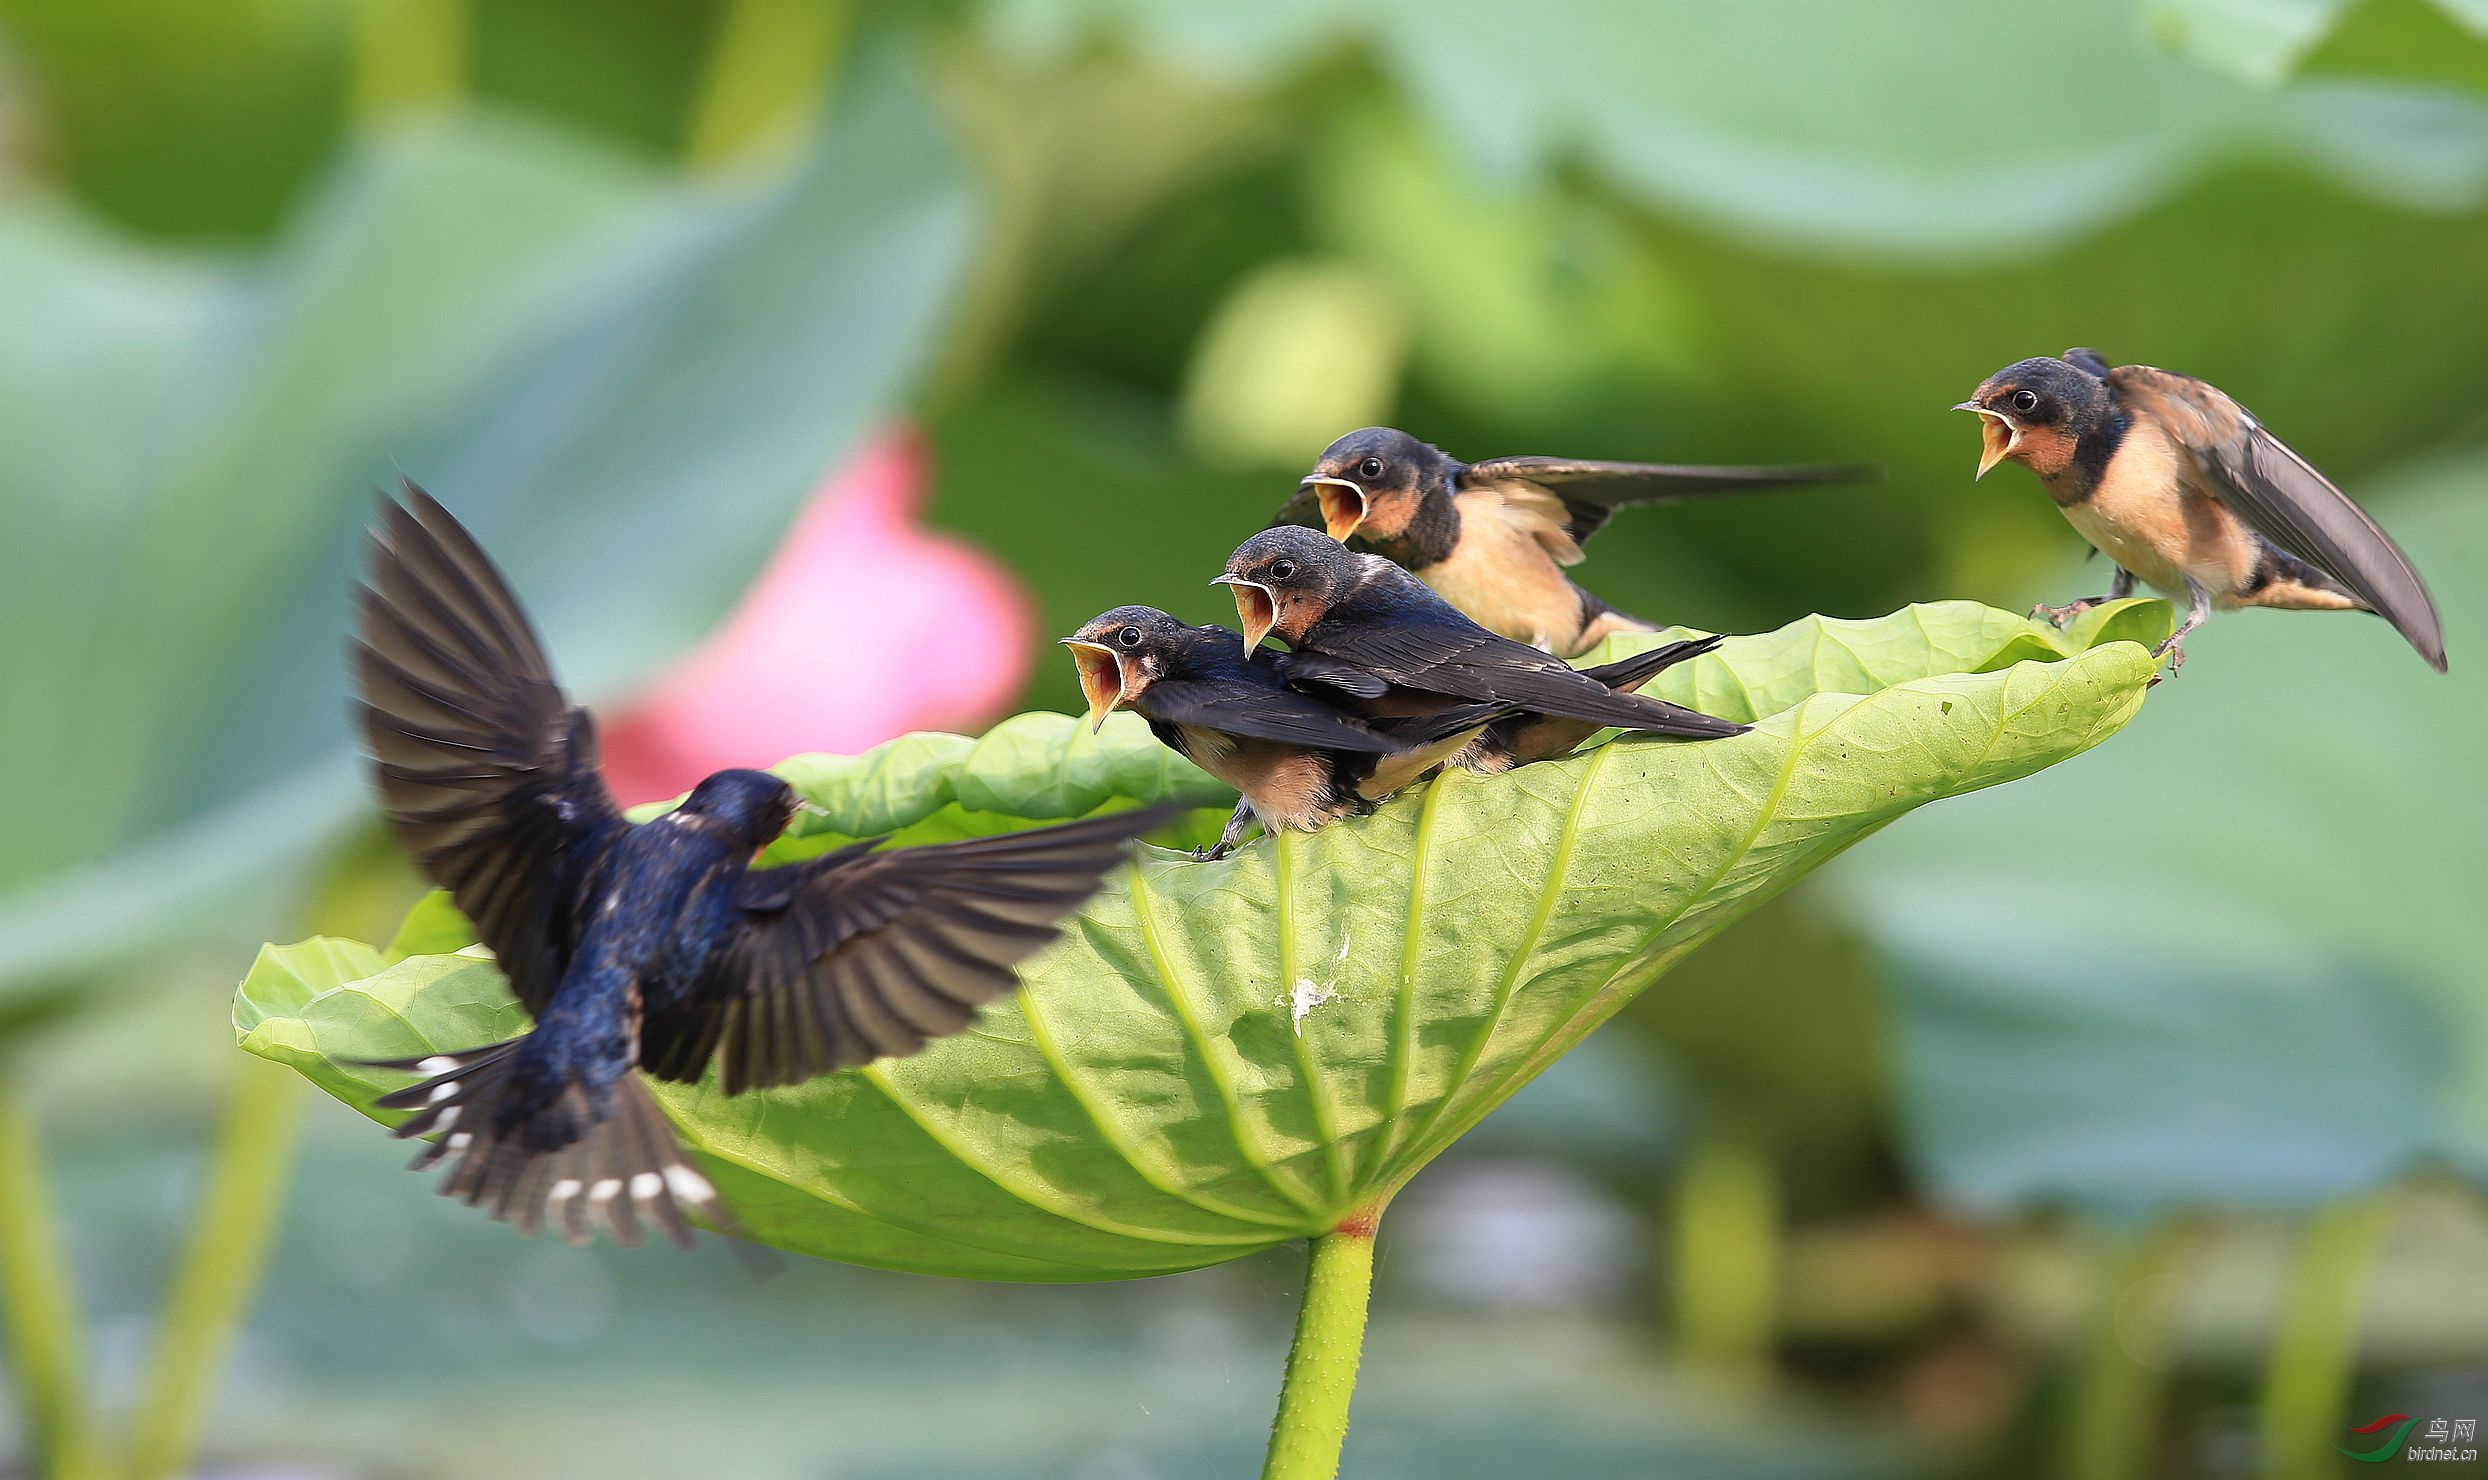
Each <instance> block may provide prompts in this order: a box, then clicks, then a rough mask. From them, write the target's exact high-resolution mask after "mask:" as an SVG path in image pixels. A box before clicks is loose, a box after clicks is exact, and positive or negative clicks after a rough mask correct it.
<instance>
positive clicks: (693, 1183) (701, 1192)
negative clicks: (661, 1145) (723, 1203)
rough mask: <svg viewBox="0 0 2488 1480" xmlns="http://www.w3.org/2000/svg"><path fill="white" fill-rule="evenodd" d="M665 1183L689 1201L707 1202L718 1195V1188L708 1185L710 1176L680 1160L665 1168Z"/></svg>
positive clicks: (680, 1196) (676, 1194)
mask: <svg viewBox="0 0 2488 1480" xmlns="http://www.w3.org/2000/svg"><path fill="white" fill-rule="evenodd" d="M665 1185H666V1186H668V1187H671V1188H673V1189H674V1195H675V1196H676V1197H679V1198H681V1199H682V1200H683V1201H684V1202H687V1203H694V1204H705V1203H708V1202H712V1201H714V1200H715V1199H716V1197H717V1189H716V1188H714V1187H711V1186H709V1185H708V1178H706V1177H703V1176H701V1175H700V1174H699V1173H698V1172H695V1171H693V1170H691V1168H689V1167H687V1166H684V1165H682V1164H681V1163H679V1162H677V1163H676V1164H674V1165H673V1166H670V1167H667V1168H666V1169H665Z"/></svg>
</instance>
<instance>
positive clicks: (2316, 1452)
mask: <svg viewBox="0 0 2488 1480" xmlns="http://www.w3.org/2000/svg"><path fill="white" fill-rule="evenodd" d="M2393 1213H2394V1204H2393V1202H2392V1201H2391V1199H2390V1198H2389V1197H2373V1198H2361V1199H2359V1200H2357V1201H2354V1202H2345V1203H2336V1204H2334V1205H2333V1206H2331V1207H2328V1208H2325V1209H2323V1210H2321V1211H2320V1212H2318V1213H2316V1214H2315V1216H2314V1217H2312V1218H2310V1219H2308V1220H2307V1226H2306V1232H2305V1234H2304V1236H2303V1237H2302V1238H2301V1239H2300V1240H2299V1244H2298V1256H2297V1258H2296V1259H2295V1260H2294V1261H2293V1262H2292V1263H2291V1265H2290V1271H2289V1291H2288V1295H2287V1297H2286V1300H2285V1302H2284V1304H2283V1305H2282V1307H2281V1324H2280V1329H2279V1331H2277V1332H2276V1333H2275V1334H2274V1336H2273V1339H2272V1356H2271V1361H2270V1363H2269V1365H2267V1366H2266V1367H2265V1368H2264V1375H2263V1407H2262V1418H2261V1424H2260V1428H2261V1431H2262V1440H2263V1473H2264V1475H2265V1476H2266V1477H2267V1480H2307V1477H2313V1476H2327V1475H2334V1474H2338V1473H2339V1472H2340V1465H2341V1460H2340V1456H2339V1455H2338V1454H2336V1453H2335V1452H2334V1446H2335V1445H2336V1444H2338V1443H2340V1442H2341V1440H2340V1434H2341V1431H2342V1426H2343V1425H2344V1424H2345V1423H2346V1422H2347V1421H2348V1420H2347V1415H2346V1414H2345V1413H2344V1412H2343V1410H2344V1409H2345V1408H2347V1407H2348V1406H2349V1401H2350V1383H2351V1381H2352V1379H2354V1378H2356V1377H2357V1376H2358V1315H2359V1306H2360V1303H2361V1300H2362V1298H2363V1297H2364V1296H2365V1295H2366V1293H2367V1278H2368V1274H2369V1272H2370V1271H2371V1270H2372V1269H2373V1268H2374V1265H2375V1258H2376V1252H2377V1250H2378V1249H2379V1248H2381V1247H2382V1246H2383V1243H2384V1236H2385V1234H2386V1233H2387V1232H2389V1231H2390V1230H2391V1228H2392V1226H2393Z"/></svg>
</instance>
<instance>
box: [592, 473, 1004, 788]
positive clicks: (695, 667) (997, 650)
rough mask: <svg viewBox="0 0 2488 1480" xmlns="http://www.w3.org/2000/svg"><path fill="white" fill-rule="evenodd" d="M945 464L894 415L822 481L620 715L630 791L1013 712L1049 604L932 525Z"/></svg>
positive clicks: (979, 724) (621, 783) (610, 756)
mask: <svg viewBox="0 0 2488 1480" xmlns="http://www.w3.org/2000/svg"><path fill="white" fill-rule="evenodd" d="M930 471H931V468H930V458H929V456H928V455H927V452H926V450H925V446H924V443H923V440H922V439H921V438H920V437H918V436H917V435H916V434H915V433H914V432H912V431H909V430H900V431H894V432H890V433H886V434H884V435H882V436H880V437H877V438H875V439H874V440H873V441H872V442H870V443H868V444H867V445H866V446H865V447H864V449H863V450H862V452H861V453H859V454H858V455H857V456H856V458H855V460H854V462H852V463H851V464H849V465H848V466H847V467H846V468H845V469H844V470H843V471H841V472H839V473H838V474H837V475H836V476H834V477H832V478H831V479H830V480H829V481H828V482H827V483H826V484H824V485H823V486H822V487H821V490H820V491H819V492H818V493H816V494H814V495H813V497H812V501H811V502H810V503H809V504H808V505H806V506H805V508H804V511H803V512H802V514H800V515H798V516H797V517H796V520H795V525H794V527H793V528H792V529H791V530H789V531H788V532H787V536H786V542H785V543H784V544H783V545H781V546H779V547H778V551H777V554H776V555H775V556H773V557H772V558H771V559H770V562H769V565H768V568H767V569H765V570H763V571H762V572H761V573H760V577H759V579H758V580H756V581H754V582H753V583H752V588H751V590H750V591H749V592H747V593H745V595H744V597H743V603H742V605H741V606H740V607H738V608H737V609H736V610H735V611H734V613H733V614H732V615H730V616H728V617H727V618H726V620H725V623H724V625H722V626H721V627H719V628H718V630H717V631H716V632H715V633H714V634H712V635H711V636H710V637H709V639H708V641H707V642H706V643H704V644H703V645H702V646H701V647H700V649H699V650H698V651H697V652H695V653H693V654H692V655H691V656H690V657H689V658H688V659H686V660H684V662H683V663H681V664H680V665H679V666H678V667H676V668H675V669H674V670H673V671H672V672H671V673H669V674H667V675H666V676H665V677H663V678H662V679H660V680H658V681H657V683H656V684H655V685H653V686H652V687H651V688H650V690H649V691H648V692H647V693H646V694H645V695H643V696H642V697H641V698H640V699H639V700H638V701H636V702H635V703H633V704H631V705H630V706H629V707H627V708H626V709H624V710H623V711H621V712H620V713H619V714H618V715H617V716H616V717H615V718H614V719H613V720H612V721H611V722H610V723H609V724H608V725H607V726H606V728H605V731H604V752H605V774H606V776H607V778H608V779H609V780H610V782H611V784H612V786H613V790H614V795H615V796H616V797H617V798H619V799H620V800H621V801H622V802H623V803H624V804H626V805H628V804H630V803H635V802H644V801H650V800H654V799H657V798H661V797H671V796H676V795H679V794H680V793H681V792H683V791H684V790H686V789H688V788H689V787H691V786H692V785H693V784H694V783H696V782H697V781H699V779H700V778H701V777H703V776H705V775H707V774H708V773H709V772H711V771H715V770H718V769H720V768H722V767H726V766H768V765H773V764H775V763H776V762H778V761H780V760H783V759H785V758H786V757H787V756H790V755H797V754H801V753H802V752H805V751H811V750H825V751H836V752H845V753H852V752H855V751H859V750H865V749H868V748H870V747H872V746H874V745H878V744H880V743H881V742H882V741H884V740H887V739H889V738H891V737H892V736H894V735H901V734H904V733H906V732H907V731H909V730H965V731H971V732H972V731H975V730H978V729H981V728H983V727H984V726H985V725H986V724H987V723H989V722H990V721H992V720H994V719H995V718H998V717H999V716H1000V715H1001V713H1002V712H1003V710H1004V709H1005V708H1006V707H1007V706H1008V705H1009V704H1010V703H1011V702H1012V701H1013V700H1014V699H1016V698H1017V697H1018V695H1019V692H1020V690H1021V688H1022V687H1023V686H1024V685H1025V684H1026V683H1027V680H1028V669H1029V664H1030V662H1031V661H1032V658H1031V652H1032V649H1033V646H1034V642H1035V637H1036V618H1035V612H1034V608H1033V607H1032V605H1031V603H1030V601H1029V599H1028V597H1027V595H1026V593H1025V592H1024V591H1022V590H1021V588H1020V586H1019V583H1018V582H1016V581H1015V580H1013V579H1012V578H1011V576H1010V574H1009V573H1008V572H1007V571H1005V570H1004V569H1003V568H1002V567H1001V566H1000V565H999V564H998V563H996V562H995V561H993V560H992V559H990V558H988V557H987V556H985V555H983V554H981V553H979V552H977V551H975V550H972V549H969V548H968V547H966V546H964V545H961V544H960V543H958V542H957V541H955V540H950V539H946V538H943V537H941V536H937V535H933V534H928V533H926V532H925V531H924V530H923V529H921V528H920V527H918V526H917V525H916V523H915V522H914V521H915V516H916V514H917V513H918V511H919V510H921V509H922V507H923V505H924V500H925V496H926V493H927V490H928V487H929V485H930V483H931V477H930Z"/></svg>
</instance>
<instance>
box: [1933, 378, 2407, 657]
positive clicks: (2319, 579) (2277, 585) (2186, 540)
mask: <svg viewBox="0 0 2488 1480" xmlns="http://www.w3.org/2000/svg"><path fill="white" fill-rule="evenodd" d="M1953 409H1954V410H1957V411H1972V412H1976V413H1977V414H1978V415H1979V417H1980V418H1981V427H1980V430H1981V432H1982V434H1983V436H1984V438H1985V446H1984V450H1983V451H1982V452H1981V454H1980V456H1979V460H1978V476H1980V477H1982V478H1983V477H1985V476H1986V475H1987V471H1988V470H1989V469H1990V468H1993V467H1994V466H1995V465H1996V464H1997V463H1999V462H2007V461H2010V462H2018V463H2020V464H2022V465H2023V466H2024V467H2026V468H2028V469H2030V471H2032V472H2033V473H2036V474H2037V475H2038V477H2039V482H2040V484H2041V485H2042V486H2043V487H2045V488H2046V489H2047V492H2048V497H2050V498H2052V499H2054V500H2055V501H2056V507H2057V509H2058V510H2059V511H2061V512H2062V513H2063V514H2064V516H2065V518H2066V520H2067V521H2068V522H2070V523H2071V524H2072V525H2073V527H2074V528H2075V530H2077V531H2079V532H2080V534H2081V535H2082V537H2083V538H2084V539H2086V540H2088V541H2090V542H2091V544H2092V546H2093V547H2095V548H2096V549H2098V550H2099V551H2100V552H2101V553H2102V554H2105V555H2106V556H2107V557H2108V558H2109V559H2110V560H2112V561H2114V562H2116V574H2115V576H2114V577H2113V578H2111V580H2110V582H2109V586H2108V591H2107V594H2106V595H2103V596H2092V597H2085V598H2083V599H2082V600H2079V601H2075V602H2071V603H2068V604H2067V605H2064V606H2060V607H2057V606H2050V607H2040V608H2038V609H2036V610H2035V611H2033V612H2032V613H2031V615H2033V616H2044V617H2047V618H2049V619H2050V620H2053V621H2055V622H2057V623H2059V624H2062V623H2063V622H2065V621H2068V620H2070V619H2071V618H2072V617H2074V616H2076V615H2078V614H2079V613H2081V612H2083V611H2086V610H2088V609H2089V608H2091V607H2093V606H2096V605H2098V604H2099V603H2101V602H2103V601H2113V600H2117V599H2119V598H2122V597H2125V596H2130V595H2132V594H2133V591H2134V587H2135V585H2136V583H2138V582H2139V583H2140V584H2142V585H2145V586H2149V587H2151V588H2152V589H2153V590H2155V591H2159V592H2162V593H2164V594H2166V595H2168V596H2169V597H2171V598H2173V599H2175V600H2178V601H2182V602H2184V603H2185V607H2186V615H2185V619H2184V621H2182V622H2181V623H2179V625H2178V627H2177V630H2176V631H2175V632H2174V633H2172V634H2171V635H2170V636H2169V638H2168V640H2167V641H2166V642H2165V643H2163V644H2161V647H2160V651H2161V653H2163V654H2164V655H2165V656H2167V658H2168V659H2169V666H2170V667H2171V668H2172V669H2174V668H2175V667H2177V666H2178V665H2179V664H2182V663H2183V662H2184V661H2185V638H2186V635H2187V634H2188V633H2190V632H2192V631H2193V630H2194V629H2195V628H2196V627H2198V626H2201V625H2202V622H2203V619H2204V617H2205V616H2206V615H2208V614H2209V613H2210V612H2211V611H2213V610H2214V609H2215V608H2218V609H2223V610H2226V609H2229V608H2234V607H2245V606H2266V607H2278V608H2281V609H2283V610H2288V611H2365V612H2375V613H2377V614H2379V615H2381V616H2382V617H2383V618H2384V619H2385V620H2386V621H2388V622H2391V623H2392V624H2393V628H2394V630H2395V631H2397V632H2399V633H2401V635H2402V637H2403V639H2404V640H2405V641H2407V642H2408V643H2409V644H2410V645H2411V646H2412V647H2413V648H2415V649H2417V650H2418V653H2419V656H2420V657H2422V658H2424V659H2426V660H2427V663H2428V666H2429V667H2431V668H2434V669H2435V670H2436V671H2437V672H2439V673H2442V672H2444V671H2445V629H2444V624H2443V623H2442V622H2441V621H2440V620H2439V619H2438V617H2437V615H2436V602H2435V600H2434V598H2432V597H2431V596H2429V594H2428V588H2427V585H2426V583H2425V582H2423V581H2421V580H2420V579H2419V573H2418V571H2416V570H2415V569H2413V568H2412V567H2411V564H2410V559H2409V557H2408V556H2406V555H2404V554H2403V553H2402V551H2401V547H2400V546H2398V545H2396V544H2394V543H2393V538H2392V536H2390V535H2388V534H2386V533H2385V532H2384V530H2383V528H2382V527H2381V526H2380V525H2378V524H2377V523H2376V521H2375V520H2374V519H2372V518H2370V517H2368V514H2367V511H2366V510H2364V509H2362V508H2360V507H2359V506H2358V505H2357V504H2355V503H2352V502H2351V501H2350V496H2349V495H2348V494H2346V493H2343V492H2342V491H2341V490H2340V489H2339V488H2338V487H2336V486H2335V485H2334V484H2333V481H2332V480H2331V479H2329V478H2327V477H2325V476H2324V475H2323V474H2322V473H2319V472H2317V471H2316V470H2315V467H2314V465H2313V464H2311V463H2309V462H2308V461H2307V460H2306V459H2305V458H2303V457H2300V456H2299V455H2298V454H2297V453H2295V452H2293V451H2291V450H2290V448H2289V446H2288V445H2287V444H2286V443H2284V442H2282V441H2281V439H2280V438H2278V437H2275V436H2274V435H2272V433H2271V432H2269V431H2267V430H2265V428H2264V425H2263V423H2262V422H2261V421H2258V420H2257V419H2256V418H2255V416H2254V415H2253V414H2252V413H2251V412H2249V411H2248V410H2247V409H2246V408H2245V407H2243V406H2240V405H2239V404H2238V403H2237V402H2235V401H2233V400H2231V399H2229V397H2228V396H2226V395H2225V394H2223V393H2222V392H2221V391H2220V390H2218V389H2217V388H2216V387H2214V386H2212V385H2209V384H2207V383H2206V382H2203V381H2200V380H2196V379H2194V378H2193V377H2192V376H2187V375H2179V374H2176V373H2175V372H2173V371H2168V370H2157V369H2153V368H2152V367H2151V366H2149V365H2114V366H2112V365H2110V364H2109V363H2108V362H2107V361H2106V360H2105V359H2103V358H2102V357H2101V356H2100V354H2099V352H2098V351H2096V350H2088V349H2069V350H2067V351H2065V353H2064V355H2063V357H2062V358H2048V357H2044V356H2043V357H2040V358H2037V359H2029V360H2022V361H2019V362H2017V363H2015V364H2011V365H2007V366H2006V367H2004V368H2003V369H2001V370H1999V371H1997V372H1996V373H1995V374H1993V375H1990V376H1988V377H1987V379H1986V382H1985V383H1984V384H1982V385H1980V386H1979V388H1978V391H1977V393H1976V394H1974V395H1972V396H1971V397H1970V399H1968V400H1966V401H1964V402H1962V403H1961V404H1960V405H1958V406H1956V407H1954V408H1953Z"/></svg>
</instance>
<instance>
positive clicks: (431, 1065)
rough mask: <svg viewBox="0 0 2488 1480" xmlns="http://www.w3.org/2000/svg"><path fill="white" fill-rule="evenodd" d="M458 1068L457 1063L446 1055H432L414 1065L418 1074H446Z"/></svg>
mask: <svg viewBox="0 0 2488 1480" xmlns="http://www.w3.org/2000/svg"><path fill="white" fill-rule="evenodd" d="M457 1067H458V1061H457V1060H456V1059H453V1058H451V1057H450V1056H449V1055H447V1054H434V1055H433V1056H432V1057H430V1058H428V1059H425V1060H424V1061H423V1062H421V1063H419V1064H417V1065H415V1072H416V1073H418V1074H447V1073H449V1072H450V1071H452V1070H454V1069H456V1068H457Z"/></svg>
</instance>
